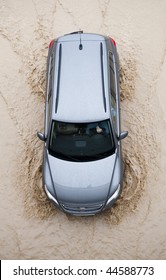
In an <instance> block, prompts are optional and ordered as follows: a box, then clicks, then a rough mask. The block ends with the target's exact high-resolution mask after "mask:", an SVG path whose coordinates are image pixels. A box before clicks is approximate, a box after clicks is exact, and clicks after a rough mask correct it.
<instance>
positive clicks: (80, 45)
mask: <svg viewBox="0 0 166 280" xmlns="http://www.w3.org/2000/svg"><path fill="white" fill-rule="evenodd" d="M81 33H82V32H79V34H80V44H79V50H80V51H81V50H82V49H83V45H82V41H81Z"/></svg>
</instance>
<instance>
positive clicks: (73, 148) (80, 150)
mask: <svg viewBox="0 0 166 280" xmlns="http://www.w3.org/2000/svg"><path fill="white" fill-rule="evenodd" d="M49 153H50V154H51V155H53V156H55V157H58V158H61V159H65V160H71V161H91V160H97V159H100V158H104V157H107V156H110V155H112V154H113V153H115V144H114V139H113V135H112V130H111V126H110V122H109V120H104V121H99V122H92V123H66V122H59V121H53V122H52V127H51V133H50V141H49Z"/></svg>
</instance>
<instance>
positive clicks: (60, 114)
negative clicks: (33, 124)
mask: <svg viewBox="0 0 166 280" xmlns="http://www.w3.org/2000/svg"><path fill="white" fill-rule="evenodd" d="M54 92H55V94H54V100H53V104H54V106H55V107H54V106H53V115H52V117H53V119H56V120H61V121H68V122H92V121H97V120H103V119H107V118H109V110H108V104H109V102H108V61H107V46H106V38H105V37H104V36H101V35H97V34H89V33H83V34H69V35H66V36H63V37H60V38H59V39H58V40H57V42H56V47H55V75H54Z"/></svg>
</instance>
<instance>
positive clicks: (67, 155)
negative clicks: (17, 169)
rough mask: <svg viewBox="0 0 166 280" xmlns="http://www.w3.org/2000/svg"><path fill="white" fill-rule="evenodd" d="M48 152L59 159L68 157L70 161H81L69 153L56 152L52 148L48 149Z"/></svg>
mask: <svg viewBox="0 0 166 280" xmlns="http://www.w3.org/2000/svg"><path fill="white" fill-rule="evenodd" d="M49 152H50V154H52V155H53V156H55V157H58V158H61V159H64V160H65V159H68V160H69V159H70V160H71V161H82V160H81V159H79V158H77V157H75V156H72V155H69V154H64V153H61V152H56V151H53V150H49Z"/></svg>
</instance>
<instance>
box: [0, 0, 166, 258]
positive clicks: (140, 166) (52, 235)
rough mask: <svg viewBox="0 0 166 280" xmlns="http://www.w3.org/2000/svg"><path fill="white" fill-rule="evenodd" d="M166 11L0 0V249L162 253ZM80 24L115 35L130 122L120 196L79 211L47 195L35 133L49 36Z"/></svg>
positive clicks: (1, 252) (161, 1)
mask: <svg viewBox="0 0 166 280" xmlns="http://www.w3.org/2000/svg"><path fill="white" fill-rule="evenodd" d="M165 15H166V0H140V1H138V0H118V1H117V0H105V1H104V0H91V1H88V0H80V1H76V0H66V1H64V0H49V1H46V0H30V1H27V0H15V1H12V0H0V258H1V259H166V79H165V77H166V16H165ZM76 30H84V32H95V33H100V34H105V35H110V36H112V37H113V38H114V39H115V40H116V42H117V47H118V51H119V57H120V90H121V114H122V128H123V129H124V130H128V131H129V136H128V137H127V138H126V139H125V140H124V141H123V153H124V162H125V179H124V189H123V192H122V196H121V198H120V199H119V200H118V202H117V203H116V204H115V205H114V207H113V208H112V209H110V210H108V211H106V212H104V213H102V214H99V215H96V216H93V217H81V218H78V217H72V216H69V215H66V214H64V213H62V212H60V211H58V210H56V209H55V208H54V207H53V206H52V205H51V204H50V202H49V201H48V200H47V198H46V196H45V194H44V191H43V190H42V184H41V165H42V152H43V151H42V148H43V144H42V143H41V141H39V140H38V139H37V137H36V132H37V130H39V131H42V130H43V123H44V121H43V120H44V96H45V71H46V57H47V50H48V44H49V42H50V40H51V39H52V38H55V37H58V36H60V35H63V34H65V33H69V32H72V31H76ZM92 106H93V105H92ZM94 176H95V174H94Z"/></svg>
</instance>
